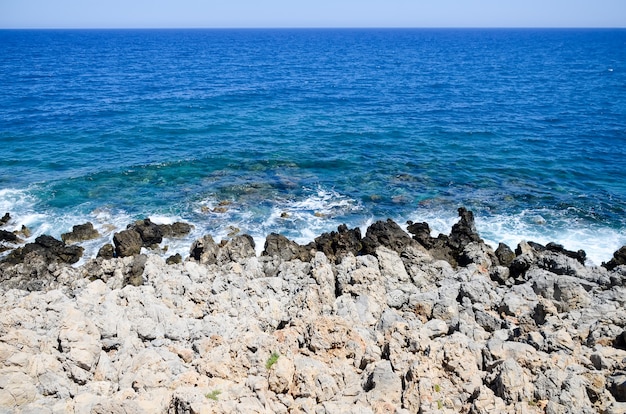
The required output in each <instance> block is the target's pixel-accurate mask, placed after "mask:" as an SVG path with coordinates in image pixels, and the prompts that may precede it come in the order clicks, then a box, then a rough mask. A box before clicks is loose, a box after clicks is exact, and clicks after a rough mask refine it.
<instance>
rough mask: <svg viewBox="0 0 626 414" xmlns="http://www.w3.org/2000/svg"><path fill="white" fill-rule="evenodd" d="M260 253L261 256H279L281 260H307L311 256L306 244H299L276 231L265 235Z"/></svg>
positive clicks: (309, 259)
mask: <svg viewBox="0 0 626 414" xmlns="http://www.w3.org/2000/svg"><path fill="white" fill-rule="evenodd" d="M261 254H262V255H263V256H272V257H280V258H281V260H283V261H289V260H293V259H300V260H301V261H303V262H309V261H311V257H312V256H311V252H310V249H309V248H308V247H307V246H300V245H299V244H298V243H296V242H295V241H292V240H289V239H288V238H287V237H285V236H283V235H281V234H277V233H271V234H270V235H269V236H267V238H266V239H265V246H264V248H263V253H261Z"/></svg>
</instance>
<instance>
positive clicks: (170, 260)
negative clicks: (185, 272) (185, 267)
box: [165, 253, 183, 265]
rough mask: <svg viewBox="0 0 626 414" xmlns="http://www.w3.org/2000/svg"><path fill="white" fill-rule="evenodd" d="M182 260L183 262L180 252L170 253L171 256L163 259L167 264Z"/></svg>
mask: <svg viewBox="0 0 626 414" xmlns="http://www.w3.org/2000/svg"><path fill="white" fill-rule="evenodd" d="M182 262H183V258H182V256H181V255H180V253H176V254H174V255H172V256H170V257H168V258H167V259H166V260H165V263H167V264H169V265H171V264H178V263H182Z"/></svg>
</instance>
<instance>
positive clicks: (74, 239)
mask: <svg viewBox="0 0 626 414" xmlns="http://www.w3.org/2000/svg"><path fill="white" fill-rule="evenodd" d="M98 237H100V233H98V230H96V229H94V228H93V224H92V223H90V222H87V223H85V224H79V225H76V226H74V227H73V228H72V231H71V232H69V233H63V234H62V235H61V240H63V242H65V243H67V244H73V243H78V242H82V241H85V240H91V239H97V238H98Z"/></svg>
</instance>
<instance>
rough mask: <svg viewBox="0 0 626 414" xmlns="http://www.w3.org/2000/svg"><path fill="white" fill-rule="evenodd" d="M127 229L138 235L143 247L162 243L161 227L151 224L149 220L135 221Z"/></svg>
mask: <svg viewBox="0 0 626 414" xmlns="http://www.w3.org/2000/svg"><path fill="white" fill-rule="evenodd" d="M128 229H129V230H135V231H136V232H137V233H139V236H140V237H141V241H142V244H143V246H144V247H152V246H155V245H157V244H159V243H161V242H162V241H163V233H162V232H161V227H160V226H159V225H157V224H154V223H153V222H151V221H150V219H149V218H147V219H143V220H137V221H136V222H135V223H134V224H131V225H129V226H128Z"/></svg>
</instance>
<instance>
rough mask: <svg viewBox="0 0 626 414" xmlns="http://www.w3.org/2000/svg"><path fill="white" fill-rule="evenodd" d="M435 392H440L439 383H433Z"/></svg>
mask: <svg viewBox="0 0 626 414" xmlns="http://www.w3.org/2000/svg"><path fill="white" fill-rule="evenodd" d="M435 392H441V387H440V386H439V384H435Z"/></svg>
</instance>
